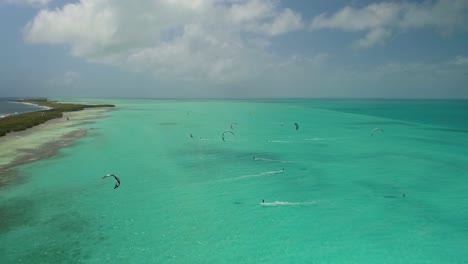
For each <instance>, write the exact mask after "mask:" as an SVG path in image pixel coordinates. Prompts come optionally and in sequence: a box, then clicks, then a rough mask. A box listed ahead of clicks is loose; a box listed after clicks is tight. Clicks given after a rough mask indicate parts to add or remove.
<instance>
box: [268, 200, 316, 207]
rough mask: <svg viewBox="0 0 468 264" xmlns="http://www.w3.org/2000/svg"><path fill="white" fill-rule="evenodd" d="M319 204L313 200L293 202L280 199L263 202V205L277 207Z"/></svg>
mask: <svg viewBox="0 0 468 264" xmlns="http://www.w3.org/2000/svg"><path fill="white" fill-rule="evenodd" d="M314 204H317V202H315V201H312V202H300V203H292V202H280V201H275V202H271V203H267V202H261V203H260V205H261V206H269V207H275V206H310V205H314Z"/></svg>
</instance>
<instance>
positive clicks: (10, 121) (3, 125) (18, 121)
mask: <svg viewBox="0 0 468 264" xmlns="http://www.w3.org/2000/svg"><path fill="white" fill-rule="evenodd" d="M18 102H27V103H33V104H36V105H40V106H47V107H51V108H52V109H49V110H41V111H36V112H29V113H22V114H17V115H11V116H7V117H4V118H0V137H1V136H4V135H6V134H7V133H9V132H13V131H21V130H26V129H28V128H31V127H33V126H37V125H40V124H42V123H45V122H46V121H48V120H51V119H55V118H60V117H63V113H64V112H73V111H80V110H83V109H85V108H95V107H114V105H111V104H101V105H88V104H69V103H59V102H54V101H48V100H47V99H31V100H20V101H18Z"/></svg>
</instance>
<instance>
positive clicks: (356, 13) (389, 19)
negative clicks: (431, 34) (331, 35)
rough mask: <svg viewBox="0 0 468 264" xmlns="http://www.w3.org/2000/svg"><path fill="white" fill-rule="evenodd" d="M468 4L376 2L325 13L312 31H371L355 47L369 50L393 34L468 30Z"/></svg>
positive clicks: (450, 0)
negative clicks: (425, 30) (416, 30)
mask: <svg viewBox="0 0 468 264" xmlns="http://www.w3.org/2000/svg"><path fill="white" fill-rule="evenodd" d="M467 11H468V1H465V0H437V1H424V2H421V3H414V2H402V3H386V2H382V3H376V4H370V5H368V6H365V7H362V8H353V7H349V6H347V7H344V8H343V9H341V10H340V11H338V12H336V13H335V14H332V15H327V14H321V15H319V16H317V17H315V18H314V19H313V21H312V23H311V26H310V27H311V29H312V30H319V29H339V30H343V31H351V32H354V31H364V32H367V34H366V36H365V37H364V38H363V39H360V40H358V41H357V42H356V43H355V46H358V47H362V48H368V47H372V46H374V45H375V44H378V43H383V42H384V41H385V40H386V39H388V38H389V37H390V36H391V34H392V32H396V31H405V30H411V29H418V28H432V29H435V30H437V31H438V32H441V33H443V34H446V33H450V32H454V31H467V30H468V18H467V16H466V13H467Z"/></svg>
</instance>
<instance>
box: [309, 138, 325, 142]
mask: <svg viewBox="0 0 468 264" xmlns="http://www.w3.org/2000/svg"><path fill="white" fill-rule="evenodd" d="M304 140H307V141H318V140H325V138H305V139H304Z"/></svg>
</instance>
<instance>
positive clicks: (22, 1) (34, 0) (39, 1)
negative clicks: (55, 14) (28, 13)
mask: <svg viewBox="0 0 468 264" xmlns="http://www.w3.org/2000/svg"><path fill="white" fill-rule="evenodd" d="M51 1H52V0H0V4H3V3H4V4H15V5H28V6H37V7H40V6H45V5H47V4H48V3H49V2H51Z"/></svg>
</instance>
